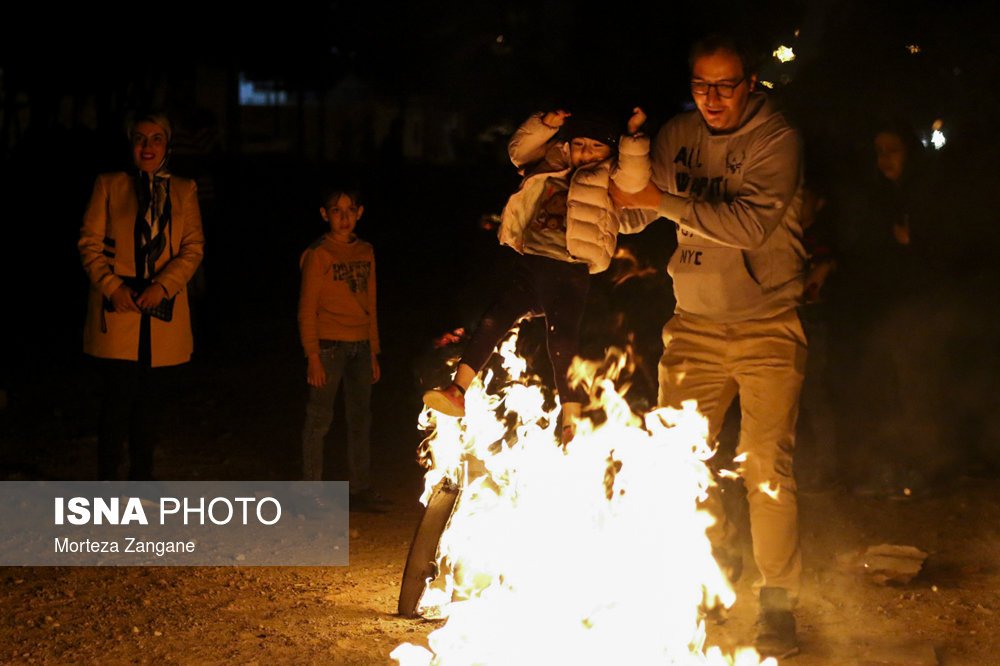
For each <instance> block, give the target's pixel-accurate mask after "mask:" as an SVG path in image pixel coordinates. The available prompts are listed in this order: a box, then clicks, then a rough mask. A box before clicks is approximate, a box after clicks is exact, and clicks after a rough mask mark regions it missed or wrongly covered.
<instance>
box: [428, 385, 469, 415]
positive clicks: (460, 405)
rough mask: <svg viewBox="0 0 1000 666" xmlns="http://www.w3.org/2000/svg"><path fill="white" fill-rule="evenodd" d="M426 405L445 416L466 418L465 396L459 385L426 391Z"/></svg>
mask: <svg viewBox="0 0 1000 666" xmlns="http://www.w3.org/2000/svg"><path fill="white" fill-rule="evenodd" d="M424 404H425V405H427V406H428V407H430V408H431V409H433V410H434V411H436V412H441V413H442V414H444V415H445V416H465V394H464V393H463V392H462V389H460V388H459V387H458V384H452V385H451V386H449V387H448V388H443V389H431V390H430V391H425V392H424Z"/></svg>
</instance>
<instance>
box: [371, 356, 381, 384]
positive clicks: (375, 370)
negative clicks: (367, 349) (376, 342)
mask: <svg viewBox="0 0 1000 666" xmlns="http://www.w3.org/2000/svg"><path fill="white" fill-rule="evenodd" d="M381 378H382V368H380V367H379V364H378V356H376V355H375V352H372V384H375V383H376V382H378V380H379V379H381Z"/></svg>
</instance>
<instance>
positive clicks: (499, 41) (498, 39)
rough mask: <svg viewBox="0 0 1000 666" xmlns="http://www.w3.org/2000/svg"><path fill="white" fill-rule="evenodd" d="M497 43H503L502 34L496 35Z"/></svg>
mask: <svg viewBox="0 0 1000 666" xmlns="http://www.w3.org/2000/svg"><path fill="white" fill-rule="evenodd" d="M497 44H503V35H497Z"/></svg>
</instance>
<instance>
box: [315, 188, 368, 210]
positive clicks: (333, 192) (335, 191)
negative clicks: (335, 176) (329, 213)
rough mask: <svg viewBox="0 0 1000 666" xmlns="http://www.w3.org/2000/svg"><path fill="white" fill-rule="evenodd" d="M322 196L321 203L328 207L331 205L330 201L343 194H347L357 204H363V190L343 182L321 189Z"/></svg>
mask: <svg viewBox="0 0 1000 666" xmlns="http://www.w3.org/2000/svg"><path fill="white" fill-rule="evenodd" d="M320 194H321V195H322V198H321V199H320V202H319V205H320V206H322V207H323V208H326V207H327V206H329V205H330V202H331V201H333V200H335V199H339V198H340V197H341V195H343V196H346V197H347V198H348V199H350V200H351V203H353V204H354V205H355V206H363V205H364V204H363V203H362V201H361V190H360V189H358V188H357V187H354V186H351V185H344V184H343V183H338V184H336V185H328V186H326V187H324V188H322V189H321V190H320Z"/></svg>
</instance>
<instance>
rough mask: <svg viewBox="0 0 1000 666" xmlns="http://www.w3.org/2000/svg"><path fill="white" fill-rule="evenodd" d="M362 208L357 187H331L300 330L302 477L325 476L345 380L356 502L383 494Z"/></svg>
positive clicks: (302, 301)
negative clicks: (303, 363) (375, 487)
mask: <svg viewBox="0 0 1000 666" xmlns="http://www.w3.org/2000/svg"><path fill="white" fill-rule="evenodd" d="M363 213H364V206H362V205H361V201H360V196H359V194H358V193H357V192H356V191H352V190H349V189H344V188H335V189H333V190H331V191H329V192H328V194H327V196H326V197H324V199H323V205H322V207H321V208H320V216H321V217H322V218H323V220H324V221H325V222H326V223H327V224H329V225H330V231H329V232H328V233H326V234H324V235H323V236H321V237H320V238H319V239H317V240H316V241H315V242H314V243H313V244H312V245H311V246H310V247H309V248H308V249H307V250H306V251H305V252H304V253H303V254H302V258H301V260H300V262H299V263H300V266H301V269H302V287H301V291H300V294H299V334H300V338H301V340H302V347H303V349H304V350H305V355H306V358H307V359H308V370H307V372H306V380H307V381H308V383H309V399H308V402H307V404H306V420H305V426H304V428H303V430H302V478H303V479H304V480H306V481H319V480H321V479H322V476H323V443H324V440H325V439H326V434H327V432H329V430H330V424H331V423H332V421H333V404H334V401H335V399H336V397H337V389H338V387H339V385H340V383H341V380H343V383H344V405H345V415H346V420H347V465H348V474H349V482H350V489H351V490H350V492H351V503H352V505H358V504H371V503H373V502H377V501H379V498H378V497H377V495H376V494H375V493H374V492H373V491H372V489H371V478H370V476H371V475H370V467H371V464H370V443H369V434H370V430H371V409H370V401H371V385H372V384H374V383H375V382H377V381H378V380H379V376H380V374H381V372H380V369H379V364H378V356H377V354H378V352H379V338H378V319H377V317H376V312H375V254H374V251H373V249H372V246H371V244H369V243H366V242H365V241H362V240H360V239H359V238H358V237H357V236H356V235H355V234H354V227H355V226H356V225H357V222H358V220H359V219H361V216H362V214H363Z"/></svg>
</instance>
